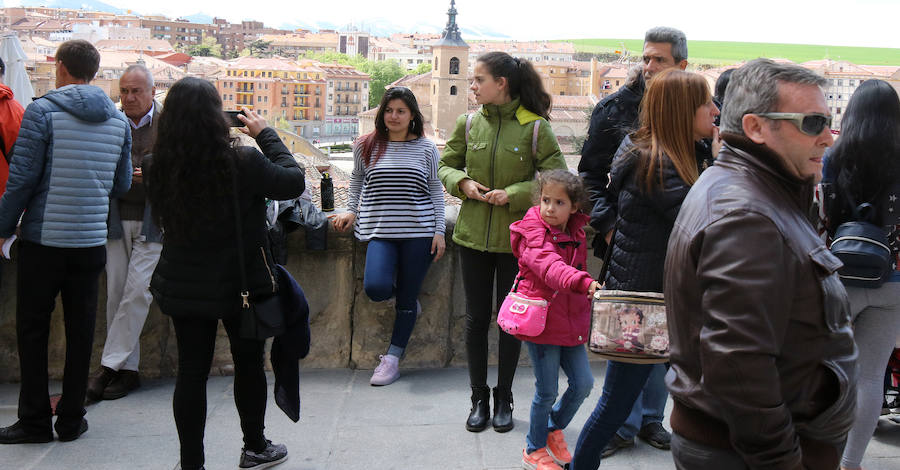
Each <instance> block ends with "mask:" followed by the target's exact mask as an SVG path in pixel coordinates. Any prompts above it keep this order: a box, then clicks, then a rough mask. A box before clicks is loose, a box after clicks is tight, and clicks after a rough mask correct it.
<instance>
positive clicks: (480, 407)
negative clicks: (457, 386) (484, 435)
mask: <svg viewBox="0 0 900 470" xmlns="http://www.w3.org/2000/svg"><path fill="white" fill-rule="evenodd" d="M490 412H491V389H490V388H489V387H472V411H471V412H470V413H469V419H467V420H466V430H467V431H470V432H479V431H484V428H486V427H487V425H488V417H489V416H490Z"/></svg>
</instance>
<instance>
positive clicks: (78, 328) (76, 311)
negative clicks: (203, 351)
mask: <svg viewBox="0 0 900 470" xmlns="http://www.w3.org/2000/svg"><path fill="white" fill-rule="evenodd" d="M105 264H106V247H104V246H102V245H101V246H96V247H91V248H54V247H49V246H44V245H40V244H37V243H32V242H29V241H26V240H21V239H20V241H19V260H18V276H19V279H18V282H17V285H16V296H17V299H16V300H17V301H16V338H17V340H18V342H19V345H18V347H19V370H20V373H21V378H22V383H21V387H20V388H19V421H20V422H22V424H23V426H24V427H25V428H26V429H28V430H29V431H30V432H34V433H38V434H41V435H44V434H46V433H47V432H49V431H50V417H51V410H50V392H49V389H48V387H49V379H48V376H47V360H48V354H47V342H48V340H49V337H50V317H51V314H52V313H53V308H54V307H55V305H56V296H57V295H58V294H61V295H62V304H63V315H64V322H65V330H66V332H65V333H66V365H65V370H64V373H63V374H64V375H63V393H62V397H61V398H60V400H59V404H57V406H56V415H57V416H58V419H57V421H56V430H57V432H60V433H64V434H74V433H76V432H77V431H78V427H79V426H80V425H81V418H82V417H83V416H84V415H85V410H84V398H85V393H86V391H87V379H88V372H89V369H90V365H91V347H92V345H93V343H94V321H95V320H96V318H97V282H98V279H99V277H100V272H101V271H103V266H104V265H105Z"/></svg>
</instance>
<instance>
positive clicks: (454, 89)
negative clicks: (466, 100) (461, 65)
mask: <svg viewBox="0 0 900 470" xmlns="http://www.w3.org/2000/svg"><path fill="white" fill-rule="evenodd" d="M450 94H451V95H452V96H456V85H454V86H451V87H450Z"/></svg>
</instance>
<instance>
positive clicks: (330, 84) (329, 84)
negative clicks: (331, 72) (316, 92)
mask: <svg viewBox="0 0 900 470" xmlns="http://www.w3.org/2000/svg"><path fill="white" fill-rule="evenodd" d="M333 87H334V82H332V81H331V80H329V81H328V88H333Z"/></svg>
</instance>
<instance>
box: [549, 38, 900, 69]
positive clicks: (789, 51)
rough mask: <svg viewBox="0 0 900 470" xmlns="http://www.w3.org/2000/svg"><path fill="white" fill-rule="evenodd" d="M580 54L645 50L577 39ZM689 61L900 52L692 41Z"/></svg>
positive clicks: (889, 58) (866, 61) (892, 59)
mask: <svg viewBox="0 0 900 470" xmlns="http://www.w3.org/2000/svg"><path fill="white" fill-rule="evenodd" d="M566 42H571V43H573V44H574V45H575V50H576V51H578V52H613V51H615V50H620V49H621V47H622V44H623V43H624V45H625V47H626V48H627V50H628V51H630V53H631V54H632V55H639V54H640V53H641V49H642V47H643V41H642V40H640V39H573V40H569V41H566ZM688 51H690V58H689V61H690V62H693V63H705V64H721V65H726V64H733V63H736V62H741V61H745V60H750V59H755V58H757V57H768V58H772V59H774V58H780V59H789V60H792V61H794V62H798V63H799V62H806V61H809V60H818V59H826V58H828V59H833V60H846V61H849V62H852V63H854V64H859V65H900V49H889V48H881V47H846V46H816V45H808V44H769V43H761V42H723V41H688Z"/></svg>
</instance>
